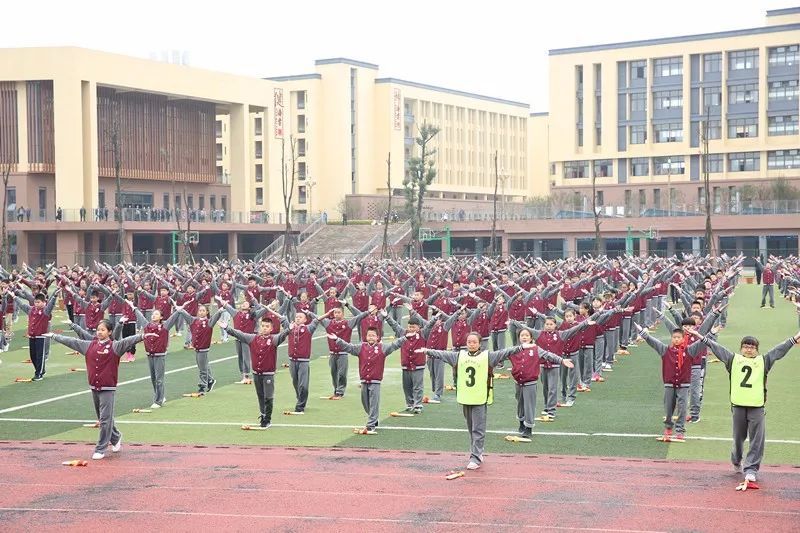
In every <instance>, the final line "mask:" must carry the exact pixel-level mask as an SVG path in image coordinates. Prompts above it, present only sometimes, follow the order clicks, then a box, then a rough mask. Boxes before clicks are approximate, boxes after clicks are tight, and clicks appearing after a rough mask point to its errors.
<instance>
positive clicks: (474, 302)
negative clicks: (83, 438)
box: [0, 255, 800, 481]
mask: <svg viewBox="0 0 800 533" xmlns="http://www.w3.org/2000/svg"><path fill="white" fill-rule="evenodd" d="M743 261H744V258H743V257H728V256H724V255H723V256H722V257H714V258H711V257H699V256H684V257H681V258H678V257H672V258H657V257H636V258H632V257H628V258H619V259H609V258H605V257H603V258H587V257H584V258H577V259H565V260H557V261H550V262H546V261H543V260H541V259H538V258H530V257H527V258H513V259H509V260H508V261H504V260H502V259H498V258H484V259H480V260H479V259H476V258H469V259H455V258H451V259H436V260H411V259H409V260H400V261H397V260H392V261H379V260H368V261H366V262H363V263H362V262H348V261H331V260H327V259H323V258H320V259H314V260H304V261H299V262H285V261H262V262H258V263H253V262H241V261H233V262H227V261H220V262H216V263H208V262H205V261H204V262H202V263H198V264H194V265H131V264H120V265H116V266H111V265H108V264H100V263H95V264H94V265H92V266H79V265H75V266H73V267H68V266H61V267H55V266H53V265H48V266H47V267H45V268H42V269H38V270H33V269H31V268H29V267H27V266H25V265H23V268H22V269H20V270H19V271H13V272H6V271H2V272H0V274H2V282H1V283H0V306H2V308H1V309H0V310H2V317H3V320H4V327H3V328H2V330H3V333H2V335H0V346H3V347H4V348H5V349H8V340H9V339H8V335H9V332H10V324H11V322H12V321H13V320H15V319H16V316H17V314H18V312H19V311H23V312H24V313H26V314H27V315H28V327H27V337H28V344H29V350H30V359H31V362H32V364H33V368H34V376H33V378H32V381H34V382H38V381H41V380H42V379H44V377H45V374H46V369H47V358H48V353H49V343H50V341H51V340H55V341H56V342H59V343H61V344H64V345H66V346H68V347H69V348H71V349H73V350H75V351H76V352H79V353H81V354H84V355H85V357H86V366H87V376H88V381H89V385H90V388H91V390H92V395H93V400H94V405H95V410H96V414H97V417H98V420H99V426H100V436H99V440H98V444H97V446H96V448H95V453H94V456H93V458H95V459H101V458H103V457H104V455H105V452H106V450H107V448H108V446H109V445H110V446H111V449H112V451H118V450H119V449H121V438H122V437H121V434H120V433H119V431H118V430H117V429H116V427H115V426H114V413H113V409H114V395H115V392H116V388H117V381H118V380H117V377H118V367H119V362H120V360H122V359H124V360H130V359H132V358H133V357H134V354H135V353H136V346H137V344H139V343H143V347H144V352H145V353H146V356H147V361H148V364H149V368H150V376H151V382H152V385H153V402H152V405H151V406H150V407H151V409H158V408H160V407H162V406H163V405H164V403H165V401H166V396H165V392H164V390H165V384H164V381H165V358H166V356H167V352H168V348H169V337H170V331H172V330H173V328H175V332H174V333H172V336H176V335H178V334H179V332H180V333H182V335H183V342H184V347H185V348H187V349H193V350H194V351H195V355H196V363H197V368H198V388H197V390H196V391H195V392H192V393H187V394H194V395H204V394H208V393H210V392H211V391H213V390H214V386H215V384H216V380H215V379H214V377H213V373H212V371H211V368H210V366H209V361H208V352H209V349H210V348H211V344H212V335H213V330H214V328H215V326H219V327H220V329H221V334H220V340H221V342H229V341H230V339H233V341H234V345H235V349H236V353H237V355H238V364H239V370H240V372H241V376H242V379H241V381H240V383H242V384H251V383H252V384H253V385H254V387H255V389H256V393H257V399H258V407H259V415H260V416H259V422H260V424H259V427H261V428H265V429H266V428H268V427H269V426H270V424H271V421H272V412H273V398H274V390H275V380H274V376H275V372H276V370H277V364H278V353H277V350H278V347H279V346H280V345H281V344H283V343H284V342H286V344H287V347H288V357H289V363H288V366H289V372H290V374H291V379H292V385H293V387H294V390H295V393H296V403H295V406H294V408H293V409H292V410H289V411H285V414H290V415H302V414H303V413H304V412H305V409H306V404H307V401H308V395H309V362H310V361H311V359H312V339H313V335H314V333H315V331H316V330H317V329H318V328H320V329H324V330H325V332H326V335H327V344H328V346H327V347H328V354H327V355H328V356H329V357H328V361H329V364H330V371H331V386H332V391H331V394H330V396H327V397H328V398H329V399H330V400H338V399H340V398H342V396H343V395H344V394H345V393H346V391H347V385H348V384H347V375H348V358H349V357H350V356H355V357H357V358H358V359H357V360H358V374H359V378H360V393H361V400H362V404H363V407H364V410H365V412H366V413H367V421H366V424H365V426H364V428H362V429H359V430H358V432H359V433H361V434H365V435H371V434H375V433H376V432H377V427H378V418H379V405H380V392H381V391H380V388H381V381H382V379H383V375H384V365H385V358H386V357H387V356H388V355H389V354H391V353H392V352H394V351H397V350H399V351H400V366H401V370H402V387H403V393H404V396H405V402H406V413H404V414H406V415H412V416H413V415H416V414H420V413H422V410H423V409H424V408H425V403H430V404H436V403H440V402H441V398H442V395H443V393H444V390H445V389H446V388H448V389H453V390H455V391H456V400H457V401H458V403H459V404H461V405H462V406H463V411H464V416H465V419H466V423H467V429H468V431H469V434H470V443H471V445H470V458H469V462H468V465H467V468H468V469H476V468H479V467H480V466H481V464H482V462H483V450H484V439H485V430H486V416H487V405H489V404H491V403H492V401H493V394H494V390H493V389H494V387H493V377H494V374H495V373H496V372H503V371H504V369H505V367H506V365H510V375H511V378H513V380H514V382H515V394H516V400H517V413H516V416H517V420H518V421H519V434H518V435H517V438H518V439H519V440H523V441H527V440H529V439H530V437H531V433H532V428H533V427H534V424H535V422H537V421H539V422H552V421H553V420H555V419H556V417H557V416H558V409H560V408H569V407H572V406H574V405H575V402H576V401H577V399H578V395H579V393H587V392H590V391H591V388H592V386H594V384H595V383H599V382H603V381H605V380H606V379H607V377H608V374H609V373H610V372H613V371H614V364H615V362H616V360H617V357H622V356H625V355H628V354H629V351H628V348H629V346H631V345H632V344H634V343H638V342H642V341H645V342H647V343H648V344H649V345H650V346H651V347H652V348H653V349H654V350H655V351H656V352H657V353H658V355H659V356H660V357H661V361H662V365H661V366H662V378H663V382H664V408H665V409H664V415H665V416H664V426H665V429H664V434H663V436H662V437H661V439H662V440H664V441H668V442H684V433H685V430H686V425H685V423H686V422H697V421H699V420H700V414H701V407H702V397H703V394H702V391H703V381H704V377H705V364H706V356H707V353H708V349H709V348H710V349H711V350H712V351H713V353H714V355H716V356H717V357H718V358H719V359H720V360H722V361H724V362H725V365H726V368H727V369H728V370H729V372H730V374H731V402H732V404H733V405H734V414H733V424H734V450H733V452H732V462H733V464H734V465H735V466H736V467H737V468H741V469H742V470H743V471H744V473H745V475H746V478H747V481H754V480H755V475H756V472H757V471H758V468H759V464H760V461H761V456H762V455H763V444H764V407H763V406H764V402H765V399H766V387H765V383H766V374H767V372H768V371H769V370H770V369H771V367H772V364H773V363H774V362H775V361H776V360H777V359H780V357H782V356H783V355H785V354H786V353H787V351H788V350H789V348H791V347H792V346H793V345H794V344H795V343H797V342H798V341H800V336H795V337H791V338H789V339H788V340H787V341H786V342H784V343H781V344H780V345H778V346H776V347H775V348H773V349H772V350H770V351H768V352H767V353H766V354H764V355H763V356H762V355H759V351H758V341H757V339H755V338H754V337H750V336H748V337H745V338H744V339H742V342H741V352H742V354H741V355H739V354H734V353H733V352H730V351H729V350H727V349H726V348H724V347H722V346H720V345H719V344H717V343H716V342H715V338H716V333H717V332H718V331H719V329H720V328H724V327H725V325H726V321H727V309H726V307H727V302H728V298H729V297H730V295H731V294H732V292H733V291H734V289H735V287H736V284H737V282H738V280H739V276H740V272H741V268H742V263H743ZM760 266H761V267H762V272H763V274H762V278H763V280H764V283H767V282H769V283H770V285H773V284H775V285H777V287H778V289H779V292H780V294H782V295H783V296H784V297H786V298H788V299H792V300H795V301H796V299H797V296H798V291H800V261H799V260H798V259H797V258H795V257H788V258H778V257H770V258H769V259H768V260H767V262H766V264H761V265H760ZM765 294H766V291H765ZM58 298H61V299H62V300H63V303H64V306H65V308H66V311H67V313H68V316H69V320H68V325H69V328H70V329H71V330H73V331H74V332H75V334H76V336H67V335H60V334H54V333H53V332H51V324H50V322H51V320H52V312H53V309H54V306H55V305H56V301H57V299H58ZM320 306H321V307H322V309H320ZM762 307H763V305H762ZM799 309H800V308H799ZM346 311H348V312H349V316H346ZM799 312H800V311H799ZM662 321H663V323H665V324H666V325H667V328H668V330H669V332H670V334H671V337H670V340H669V342H668V343H666V344H665V343H663V342H661V341H660V340H658V339H657V338H656V337H654V336H652V335H651V331H653V330H654V328H655V326H656V325H657V324H659V323H661V322H662ZM385 326H388V328H389V329H390V330H391V332H393V333H394V336H393V337H389V338H388V340H386V341H383V342H382V339H384V337H386V335H385V333H384V331H385ZM356 339H357V340H356ZM509 340H510V343H509V346H507V341H509ZM315 355H321V354H315ZM445 364H449V365H450V366H452V369H453V371H452V380H453V381H452V384H447V385H445V381H448V379H447V378H446V376H445V371H444V365H445ZM426 369H427V370H428V374H429V380H430V389H431V393H430V397H428V396H425V395H424V381H425V380H424V376H425V370H426ZM744 374H747V375H746V377H744ZM539 388H541V390H542V402H543V408H542V411H541V412H539V413H537V396H538V393H537V390H538V389H539ZM748 432H749V436H750V441H751V443H750V450H749V452H748V455H747V457H746V458H745V460H744V463H742V453H743V451H742V443H743V442H744V440H745V438H746V437H747V435H748Z"/></svg>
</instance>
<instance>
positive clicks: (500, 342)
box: [491, 330, 506, 351]
mask: <svg viewBox="0 0 800 533" xmlns="http://www.w3.org/2000/svg"><path fill="white" fill-rule="evenodd" d="M491 336H492V350H494V351H497V350H503V349H505V347H506V330H503V331H493V332H492V333H491Z"/></svg>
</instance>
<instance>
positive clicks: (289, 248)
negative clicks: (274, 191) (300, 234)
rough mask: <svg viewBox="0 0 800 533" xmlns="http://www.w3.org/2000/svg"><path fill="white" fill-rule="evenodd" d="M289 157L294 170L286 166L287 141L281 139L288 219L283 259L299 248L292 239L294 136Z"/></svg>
mask: <svg viewBox="0 0 800 533" xmlns="http://www.w3.org/2000/svg"><path fill="white" fill-rule="evenodd" d="M289 157H290V159H291V165H292V168H291V170H289V169H288V168H287V166H286V139H281V187H282V191H281V192H282V193H283V214H284V217H285V218H286V226H285V228H284V230H283V258H284V259H288V258H289V257H291V255H292V253H296V252H297V247H296V246H295V244H294V239H293V238H292V221H291V218H290V215H291V212H292V197H293V196H294V182H295V178H296V172H297V154H296V151H295V141H294V136H293V135H290V136H289Z"/></svg>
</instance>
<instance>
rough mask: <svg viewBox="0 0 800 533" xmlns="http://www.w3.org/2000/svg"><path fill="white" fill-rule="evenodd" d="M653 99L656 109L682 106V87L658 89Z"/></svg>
mask: <svg viewBox="0 0 800 533" xmlns="http://www.w3.org/2000/svg"><path fill="white" fill-rule="evenodd" d="M653 101H654V102H655V108H656V109H675V108H681V107H683V91H682V90H681V89H673V90H671V91H657V92H654V93H653Z"/></svg>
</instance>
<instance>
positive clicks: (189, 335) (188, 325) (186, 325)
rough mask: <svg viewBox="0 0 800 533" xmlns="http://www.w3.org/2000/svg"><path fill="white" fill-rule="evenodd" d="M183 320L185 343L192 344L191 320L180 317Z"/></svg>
mask: <svg viewBox="0 0 800 533" xmlns="http://www.w3.org/2000/svg"><path fill="white" fill-rule="evenodd" d="M178 320H180V321H182V322H181V327H182V328H183V344H192V328H191V321H187V320H186V319H185V318H180V319H178Z"/></svg>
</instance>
